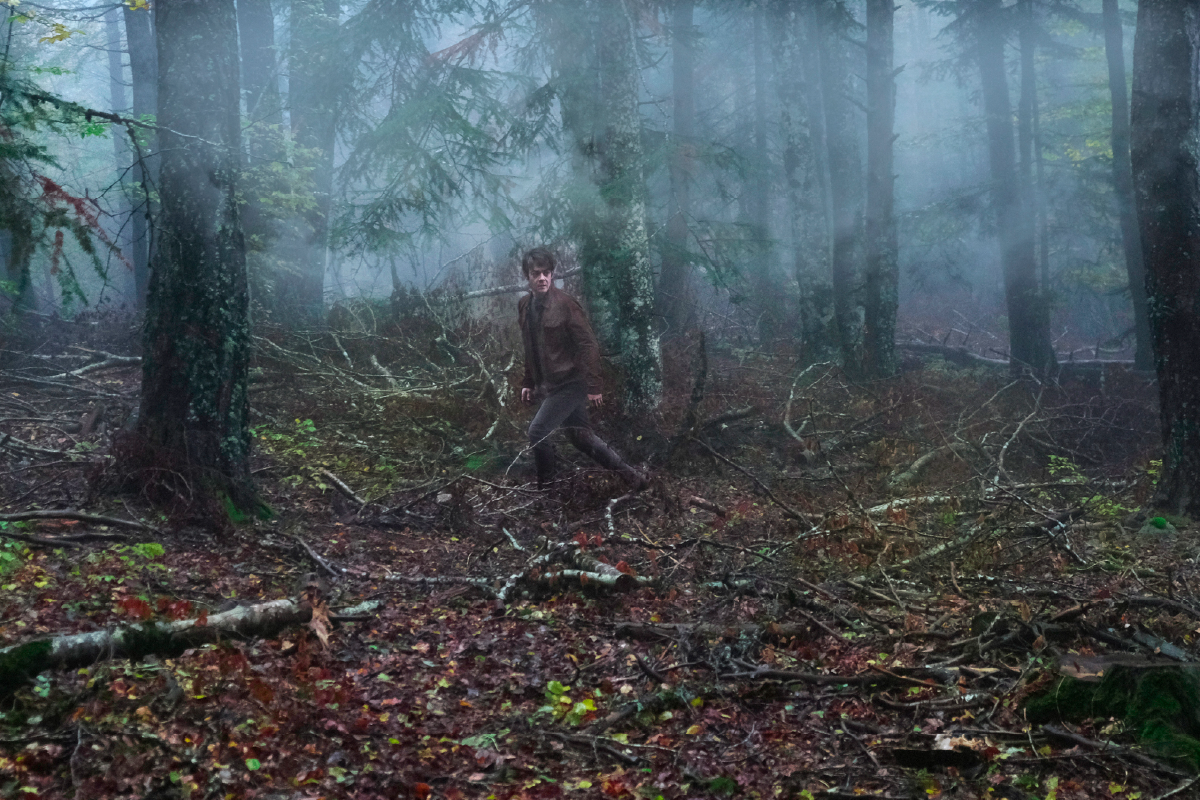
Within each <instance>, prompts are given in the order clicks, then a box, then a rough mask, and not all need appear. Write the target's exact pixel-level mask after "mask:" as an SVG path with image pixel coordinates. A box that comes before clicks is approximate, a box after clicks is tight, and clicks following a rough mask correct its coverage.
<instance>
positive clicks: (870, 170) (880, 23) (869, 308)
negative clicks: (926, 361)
mask: <svg viewBox="0 0 1200 800" xmlns="http://www.w3.org/2000/svg"><path fill="white" fill-rule="evenodd" d="M894 16H895V7H894V5H893V0H867V220H866V227H867V259H866V285H865V290H866V291H865V297H864V307H865V308H864V310H865V319H864V327H863V371H864V372H865V373H866V374H867V375H870V376H872V377H884V376H887V375H892V374H894V373H895V372H896V368H897V363H896V309H897V307H898V305H899V303H900V297H899V291H900V289H899V287H900V272H899V267H898V265H897V261H898V252H897V251H898V249H899V244H898V242H897V235H896V218H895V175H894V174H893V170H894V162H893V156H892V142H893V140H894V138H895V118H896V83H895V76H894V74H893V72H892V60H893V49H894V44H893V39H892V34H893V19H894Z"/></svg>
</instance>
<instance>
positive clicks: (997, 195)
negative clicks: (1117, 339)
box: [975, 0, 1055, 371]
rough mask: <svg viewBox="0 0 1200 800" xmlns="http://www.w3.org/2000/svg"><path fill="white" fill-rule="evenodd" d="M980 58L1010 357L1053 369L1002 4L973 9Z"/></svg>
mask: <svg viewBox="0 0 1200 800" xmlns="http://www.w3.org/2000/svg"><path fill="white" fill-rule="evenodd" d="M975 16H976V21H975V22H976V24H975V34H976V48H977V49H976V57H977V58H978V61H979V74H980V78H981V81H982V88H983V106H984V113H985V115H986V117H987V135H988V155H989V161H990V163H991V173H992V205H993V207H994V209H995V215H996V226H997V228H998V229H999V238H1000V263H1001V267H1002V269H1003V271H1004V295H1005V301H1006V305H1007V308H1008V340H1009V358H1010V360H1011V362H1012V365H1013V368H1014V369H1019V368H1021V367H1022V366H1025V367H1028V368H1032V369H1034V370H1038V371H1041V370H1044V369H1047V368H1049V367H1051V366H1053V365H1054V363H1055V358H1054V349H1053V347H1052V345H1051V343H1050V313H1049V308H1048V307H1047V305H1046V302H1045V297H1044V296H1043V294H1042V293H1041V291H1039V288H1038V279H1037V257H1036V254H1035V243H1034V235H1033V216H1032V215H1031V214H1029V213H1028V211H1027V208H1026V207H1025V206H1026V205H1027V204H1026V203H1024V202H1023V199H1024V198H1023V197H1022V192H1021V188H1020V181H1019V178H1018V175H1017V165H1016V160H1015V155H1014V152H1013V150H1014V147H1013V126H1012V106H1011V104H1010V103H1009V95H1008V77H1007V74H1006V72H1005V67H1004V39H1005V24H1004V14H1003V9H1002V7H1001V0H978V2H977V4H976V5H975Z"/></svg>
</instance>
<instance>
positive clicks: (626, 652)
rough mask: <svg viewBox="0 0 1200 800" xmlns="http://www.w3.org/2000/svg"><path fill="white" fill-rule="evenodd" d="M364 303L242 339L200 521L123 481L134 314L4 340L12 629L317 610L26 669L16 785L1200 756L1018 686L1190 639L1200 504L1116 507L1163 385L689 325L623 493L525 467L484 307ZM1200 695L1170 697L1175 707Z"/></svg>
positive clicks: (616, 406)
mask: <svg viewBox="0 0 1200 800" xmlns="http://www.w3.org/2000/svg"><path fill="white" fill-rule="evenodd" d="M359 318H360V317H355V316H354V315H351V317H350V318H348V320H349V321H345V324H344V325H342V326H341V328H340V329H335V330H332V331H327V332H324V333H321V334H319V335H318V334H313V335H312V336H308V337H301V336H296V335H288V334H284V333H283V332H281V331H273V330H263V331H260V333H259V336H258V337H257V339H256V353H257V356H256V363H255V368H254V375H253V389H252V405H253V408H254V420H255V428H254V431H253V433H254V436H255V437H256V444H257V452H256V455H255V457H254V464H253V469H254V473H255V478H256V480H257V481H258V483H259V486H260V489H261V491H262V494H263V499H264V500H265V501H266V503H267V504H268V505H269V506H270V508H271V509H272V511H273V516H271V517H270V518H269V519H241V520H232V519H224V520H217V521H215V522H214V521H213V520H211V519H205V518H203V517H202V516H200V515H197V514H194V513H188V512H186V511H184V509H187V508H191V507H192V506H190V505H189V502H188V501H189V498H188V497H185V496H184V495H186V494H187V492H188V490H189V487H188V486H187V484H186V482H182V481H174V482H172V481H170V480H168V479H167V478H166V477H164V476H145V480H144V484H145V485H146V486H149V487H157V488H158V489H161V487H162V486H164V485H169V486H171V487H173V488H172V491H174V492H176V493H177V494H178V495H179V497H178V502H177V503H176V504H174V505H171V504H169V503H168V504H166V505H163V504H162V503H161V502H159V503H157V504H154V503H151V502H150V501H149V498H150V497H151V491H150V490H149V489H147V490H146V491H145V492H139V491H128V490H127V491H123V492H116V491H113V490H112V489H111V482H108V481H106V476H107V475H110V474H111V473H113V472H114V471H116V470H119V466H120V465H119V464H115V463H114V462H113V459H112V457H111V456H108V455H106V454H107V453H108V452H109V446H110V444H111V442H112V440H113V437H114V436H115V435H118V434H119V432H120V430H121V428H122V426H124V425H126V424H127V422H128V417H129V414H130V413H131V412H132V410H133V408H134V407H135V406H136V398H137V390H138V387H137V382H138V376H139V367H138V365H137V363H136V362H134V361H132V360H126V361H121V360H120V359H117V358H114V357H113V356H124V357H127V358H129V357H132V356H133V355H135V354H136V347H135V344H134V343H135V342H136V338H137V337H136V331H134V329H133V328H132V327H131V326H130V324H129V323H128V321H127V320H121V319H119V318H103V319H94V320H92V321H91V323H88V322H81V323H78V324H76V325H75V326H74V329H71V330H69V331H67V332H60V331H58V330H57V329H56V330H55V332H54V333H53V334H51V333H49V332H44V335H43V336H41V337H40V338H38V337H36V336H33V337H30V336H29V335H28V334H27V335H26V339H25V340H23V341H22V342H21V343H20V345H19V346H18V345H17V344H15V343H13V342H10V343H9V344H7V345H6V347H8V348H9V349H8V350H6V351H5V352H4V353H3V360H2V361H0V367H2V368H3V369H2V371H0V413H2V415H3V418H0V437H2V438H0V459H2V460H0V499H2V501H3V504H2V505H0V646H11V645H19V644H22V643H27V642H31V641H37V640H40V639H45V638H48V637H59V636H64V635H68V634H79V633H85V632H96V631H111V630H120V629H122V628H128V627H129V626H134V625H142V626H147V625H149V624H150V623H152V622H156V623H160V624H167V623H169V622H171V621H183V620H197V621H198V622H199V623H200V624H202V625H208V622H209V620H210V619H211V618H217V617H218V615H221V614H222V613H223V612H234V613H235V614H236V613H241V611H240V609H243V608H245V607H256V606H261V604H264V603H267V602H270V601H283V600H287V599H289V598H291V599H293V600H294V603H295V605H296V607H297V608H298V609H299V610H300V616H299V618H298V621H297V620H295V619H293V620H291V621H292V623H294V624H286V625H280V626H276V628H272V627H271V626H270V625H266V626H265V627H261V628H258V629H254V630H249V631H247V630H243V631H242V632H241V633H240V634H237V633H235V632H232V631H231V632H228V633H226V634H221V635H220V636H218V637H216V638H218V639H219V641H217V642H215V643H207V644H198V645H194V646H188V647H186V648H176V649H171V648H166V649H164V650H163V651H162V652H159V653H157V654H151V655H148V656H145V657H142V658H137V659H134V660H129V659H122V658H107V657H105V655H107V654H108V653H99V654H98V655H95V656H94V657H92V658H91V660H90V661H89V662H88V663H86V664H83V665H73V666H70V667H69V668H60V669H51V670H47V671H44V672H41V673H40V674H37V675H36V676H27V677H28V678H29V679H28V680H20V681H13V682H10V684H9V685H7V686H6V687H5V688H4V693H3V699H2V700H0V715H2V716H0V794H2V795H3V796H5V797H28V798H57V797H77V798H126V797H128V798H151V797H153V798H242V797H247V798H249V797H259V798H297V799H298V798H318V797H329V798H334V797H337V798H341V797H345V798H396V797H416V798H422V800H423V799H424V798H448V799H452V798H466V797H472V798H474V797H478V798H489V800H491V799H492V798H496V799H497V800H506V799H507V798H554V797H579V798H585V797H613V798H664V799H666V798H701V797H750V798H805V799H806V800H813V799H814V798H822V797H824V798H860V797H868V798H869V797H880V798H884V797H886V798H915V797H926V798H1009V800H1023V799H1024V798H1039V800H1041V798H1055V800H1083V799H1084V798H1087V799H1088V800H1092V799H1093V798H1122V799H1125V800H1136V798H1142V800H1150V798H1160V797H1166V796H1169V795H1170V793H1171V792H1172V791H1173V790H1175V789H1177V788H1180V787H1185V786H1190V785H1191V781H1192V778H1191V775H1192V774H1193V770H1195V769H1196V768H1197V767H1198V766H1200V763H1197V759H1196V757H1195V756H1194V755H1192V754H1191V751H1190V750H1187V748H1186V747H1183V746H1179V747H1174V748H1172V747H1171V746H1168V745H1164V744H1163V740H1162V737H1159V738H1155V737H1153V736H1151V735H1149V733H1148V732H1147V731H1148V728H1146V726H1145V725H1143V724H1142V723H1143V720H1142V719H1141V718H1140V717H1137V716H1136V715H1135V714H1134V713H1133V712H1132V711H1131V712H1129V714H1127V715H1125V716H1122V715H1121V713H1109V714H1107V715H1103V714H1098V715H1092V714H1091V713H1090V710H1089V709H1091V710H1094V709H1092V707H1091V706H1089V708H1088V709H1083V708H1078V707H1075V708H1062V709H1058V711H1057V712H1056V713H1054V714H1051V715H1050V716H1047V715H1046V713H1045V710H1044V706H1045V704H1044V703H1043V710H1042V711H1041V712H1039V716H1038V717H1037V718H1036V719H1034V718H1031V714H1030V711H1029V708H1030V707H1029V706H1028V703H1029V701H1030V699H1031V698H1039V697H1040V698H1044V697H1046V696H1047V693H1048V692H1058V691H1065V689H1063V688H1062V687H1063V686H1065V685H1066V684H1065V683H1059V679H1060V677H1061V676H1068V677H1071V678H1076V679H1080V680H1081V681H1082V682H1083V683H1087V682H1092V683H1096V682H1097V681H1100V680H1101V679H1102V677H1103V675H1104V674H1105V673H1106V672H1107V671H1110V670H1111V668H1112V667H1113V665H1118V664H1119V665H1122V667H1123V668H1126V669H1129V670H1133V671H1134V672H1135V673H1136V674H1142V673H1144V672H1152V671H1155V670H1159V671H1162V670H1170V669H1175V670H1180V669H1182V668H1180V667H1178V666H1175V667H1170V666H1164V665H1179V664H1182V663H1188V662H1191V661H1193V660H1195V659H1196V653H1195V639H1196V633H1197V626H1198V624H1200V599H1198V598H1197V597H1196V596H1195V595H1194V592H1193V587H1194V586H1196V585H1200V575H1198V574H1197V567H1196V564H1195V560H1194V559H1195V556H1196V543H1195V538H1194V537H1195V528H1194V526H1192V525H1191V523H1190V521H1188V520H1183V519H1167V518H1156V517H1153V516H1152V515H1148V514H1145V513H1143V512H1142V511H1141V510H1142V509H1143V507H1144V506H1145V505H1146V504H1147V502H1148V501H1149V500H1150V498H1151V496H1152V494H1153V490H1154V482H1155V480H1156V476H1157V472H1158V469H1159V468H1160V462H1158V461H1157V460H1156V459H1158V458H1159V455H1158V454H1157V453H1158V449H1159V438H1158V432H1157V412H1156V399H1155V393H1154V387H1153V385H1152V382H1151V380H1150V379H1149V378H1148V377H1147V376H1145V375H1139V374H1136V373H1133V372H1130V371H1129V370H1127V369H1126V368H1124V367H1121V366H1115V367H1108V368H1104V369H1100V368H1092V369H1078V370H1067V371H1065V372H1064V373H1063V374H1062V375H1060V376H1058V377H1057V378H1055V379H1042V380H1040V381H1039V380H1034V379H1032V378H1025V379H1014V378H1012V377H1010V376H1009V374H1008V373H1007V372H1006V371H1004V370H999V369H995V368H993V367H989V366H987V365H983V364H980V365H978V366H975V367H969V368H961V367H958V366H954V365H953V364H951V363H950V362H948V361H947V360H946V359H944V358H941V357H938V356H936V355H930V354H928V353H925V354H920V355H917V354H911V353H910V354H909V355H908V356H907V357H906V360H905V365H904V370H903V372H902V373H901V374H900V375H899V376H897V377H896V378H893V379H889V380H886V381H878V382H869V383H856V382H853V381H850V380H848V379H847V378H846V377H845V376H844V375H843V374H842V373H841V372H840V370H839V369H838V368H837V367H836V366H833V365H830V364H818V365H808V366H804V365H803V364H802V362H801V360H800V358H799V356H798V355H797V354H795V353H790V352H787V351H776V352H770V353H765V352H756V351H753V350H750V349H739V348H738V347H734V346H731V345H729V344H728V343H724V342H722V341H709V342H707V343H704V342H701V341H699V340H697V339H689V340H687V341H685V342H676V343H675V344H673V345H672V346H671V347H669V348H668V351H667V353H666V365H667V374H666V377H667V386H668V392H667V398H666V401H665V402H664V405H663V407H662V409H661V410H660V411H659V412H658V413H657V414H655V415H653V416H652V417H648V418H645V419H641V420H639V419H632V418H629V417H627V416H625V415H623V414H622V412H621V405H620V395H619V383H617V381H616V376H609V377H610V379H611V381H612V388H611V390H610V391H609V392H608V393H607V394H608V396H609V398H610V400H611V402H610V404H609V407H608V408H607V409H606V410H605V411H603V412H601V413H600V414H599V415H598V416H597V418H596V420H595V422H596V427H597V430H598V432H599V433H600V434H601V435H602V436H603V437H605V438H607V439H608V440H609V441H610V442H611V443H612V444H613V445H614V446H615V447H616V448H617V449H618V450H620V451H621V452H623V453H625V454H626V455H627V456H628V457H629V458H630V459H631V460H634V461H636V462H637V463H639V464H640V465H642V466H643V467H645V468H646V469H647V470H648V471H649V473H650V474H651V476H652V481H651V486H650V488H649V489H647V490H646V491H643V492H640V493H636V494H634V493H628V492H627V489H626V487H625V486H624V484H623V483H622V482H621V480H620V479H619V478H618V477H616V476H614V475H611V474H607V473H603V472H601V471H598V470H597V469H595V468H593V467H592V466H590V465H589V464H587V463H584V460H583V459H582V458H581V457H578V456H577V455H576V454H573V453H571V452H569V448H568V447H567V446H566V444H565V442H563V443H561V447H560V452H561V454H562V455H563V456H564V464H563V469H562V471H561V473H560V476H559V479H558V480H557V481H556V482H555V483H554V484H553V485H551V486H550V487H548V488H546V489H544V490H538V489H537V488H536V486H535V485H533V484H531V482H530V466H529V460H528V457H527V456H526V455H524V454H523V445H524V434H523V432H524V427H525V426H526V425H527V424H528V421H529V418H530V415H531V413H532V412H531V410H530V409H528V408H524V407H521V406H520V404H519V403H518V402H516V399H515V394H516V391H515V386H516V381H517V380H518V378H519V368H520V365H519V363H518V359H516V358H514V357H513V354H512V352H511V347H510V345H507V344H505V342H504V340H503V337H502V336H499V335H497V333H496V332H495V331H493V330H489V329H488V328H487V327H486V326H482V325H464V326H457V327H456V326H451V325H449V324H447V323H446V321H445V318H443V319H441V320H439V319H437V318H417V319H413V320H410V321H408V322H406V323H404V324H403V325H398V324H394V323H393V324H391V325H389V326H385V327H383V328H381V329H379V330H376V329H375V328H374V327H373V326H369V325H363V324H360V323H359V322H356V321H355V320H358V319H359ZM97 365H98V366H97ZM39 510H40V511H42V512H55V513H57V514H59V515H61V516H55V515H54V514H51V513H43V514H42V515H41V517H37V518H34V517H35V515H32V514H31V512H34V511H39ZM88 514H92V515H101V516H103V517H106V518H108V519H107V520H98V519H95V518H93V517H88V516H87V515H88ZM139 525H140V526H142V527H136V526H139ZM364 603H367V605H365V606H364V605H363V604H364ZM347 609H349V610H348V611H347ZM209 627H212V626H209ZM10 652H11V651H10V650H0V668H2V667H3V665H4V661H3V659H4V658H5V657H6V654H7V653H10ZM2 671H3V670H2V669H0V672H2ZM1095 708H1096V709H1099V708H1101V706H1100V705H1096V706H1095ZM1105 708H1109V710H1110V711H1111V707H1109V706H1105ZM1189 713H1190V714H1191V715H1192V718H1194V717H1195V713H1194V709H1192V710H1191V711H1190V712H1189V711H1188V709H1187V707H1186V705H1185V706H1184V707H1183V710H1178V711H1177V713H1176V714H1175V717H1172V720H1174V722H1173V723H1172V724H1176V723H1177V724H1178V726H1180V729H1181V730H1182V731H1183V733H1181V734H1180V735H1181V736H1183V735H1185V734H1188V733H1189V732H1190V733H1191V734H1194V733H1195V732H1196V731H1194V730H1193V729H1194V728H1195V727H1196V726H1195V724H1194V722H1191V721H1188V719H1186V718H1187V717H1188V714H1189ZM1156 719H1158V718H1156ZM1185 744H1186V743H1185ZM1198 752H1200V751H1198ZM1193 790H1194V789H1182V790H1181V791H1180V792H1178V793H1177V794H1175V795H1174V796H1177V797H1186V796H1191V795H1189V792H1190V791H1193Z"/></svg>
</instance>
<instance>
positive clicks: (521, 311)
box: [517, 297, 537, 389]
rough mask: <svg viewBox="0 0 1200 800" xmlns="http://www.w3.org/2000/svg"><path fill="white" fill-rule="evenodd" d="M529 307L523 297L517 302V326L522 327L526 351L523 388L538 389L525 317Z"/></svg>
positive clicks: (524, 349) (523, 347)
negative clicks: (534, 377)
mask: <svg viewBox="0 0 1200 800" xmlns="http://www.w3.org/2000/svg"><path fill="white" fill-rule="evenodd" d="M528 309H529V303H528V302H527V300H526V298H525V297H522V298H521V299H520V301H519V302H518V303H517V327H519V328H520V329H521V349H522V350H523V351H524V353H525V374H524V375H522V376H521V388H522V389H536V388H537V385H536V383H535V382H534V380H533V353H531V352H529V330H528V328H529V323H528V321H527V320H526V317H525V314H526V312H527V311H528Z"/></svg>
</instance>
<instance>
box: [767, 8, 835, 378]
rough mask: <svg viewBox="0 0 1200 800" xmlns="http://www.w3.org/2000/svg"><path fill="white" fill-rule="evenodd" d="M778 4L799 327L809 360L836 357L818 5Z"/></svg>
mask: <svg viewBox="0 0 1200 800" xmlns="http://www.w3.org/2000/svg"><path fill="white" fill-rule="evenodd" d="M770 9H771V23H772V24H771V27H770V31H771V33H772V34H773V36H774V40H773V45H772V46H773V47H774V49H775V63H776V64H778V65H779V75H780V77H779V80H778V82H777V85H778V91H779V105H780V110H781V113H780V130H781V133H782V136H783V175H784V185H785V187H786V192H787V205H788V210H789V214H788V218H789V229H790V230H789V232H790V234H791V247H792V253H793V258H794V263H795V267H794V269H795V276H796V283H797V286H798V288H799V298H798V299H799V308H798V312H799V323H800V330H799V331H798V334H799V338H800V342H801V346H802V348H803V353H804V356H803V357H804V360H805V361H808V362H817V361H829V360H832V359H834V358H835V357H836V352H837V329H836V325H835V324H834V313H833V289H832V286H831V283H830V272H829V202H828V196H829V193H828V185H829V180H828V173H827V169H826V160H825V155H826V147H825V114H824V111H823V106H824V104H823V102H822V100H821V70H820V60H819V59H818V58H817V55H816V53H817V49H816V42H817V40H818V37H819V35H820V28H819V24H818V21H817V18H816V13H815V11H814V9H813V8H812V7H811V6H808V5H805V6H800V4H797V3H793V2H791V1H790V0H773V2H772V4H771V6H770Z"/></svg>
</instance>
